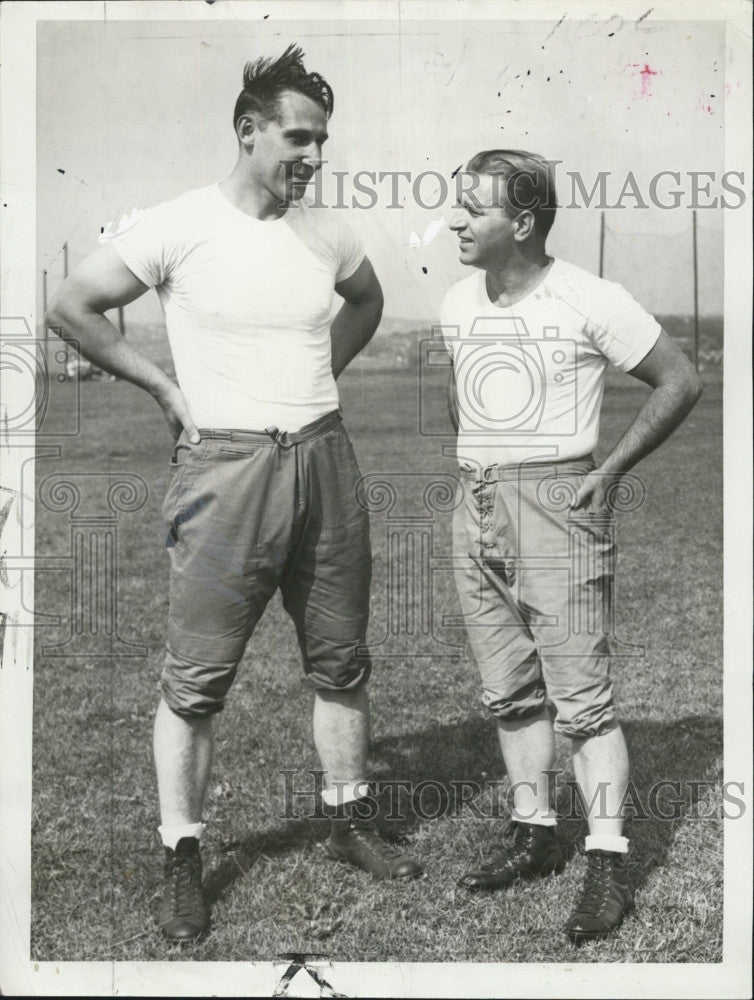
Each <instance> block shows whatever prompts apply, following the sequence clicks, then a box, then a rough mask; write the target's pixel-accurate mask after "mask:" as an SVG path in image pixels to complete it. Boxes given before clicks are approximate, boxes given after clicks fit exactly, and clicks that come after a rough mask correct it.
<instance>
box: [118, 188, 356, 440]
mask: <svg viewBox="0 0 754 1000" xmlns="http://www.w3.org/2000/svg"><path fill="white" fill-rule="evenodd" d="M341 216H342V213H338V212H336V211H332V210H325V209H321V208H313V207H312V206H311V205H309V204H308V203H307V202H305V201H301V202H299V203H297V204H296V205H295V206H292V207H291V208H290V209H289V210H288V211H287V212H286V213H285V215H283V216H282V218H280V219H276V220H271V221H261V220H259V219H254V218H252V217H251V216H249V215H247V214H246V213H244V212H242V211H241V210H240V209H238V208H236V207H235V206H234V205H233V204H232V203H231V202H230V201H229V200H228V199H227V198H226V197H225V195H224V194H223V193H222V192H221V190H220V187H219V185H218V184H212V185H210V186H209V187H204V188H199V189H197V190H194V191H189V192H187V193H186V194H183V195H181V196H180V197H178V198H175V199H174V200H173V201H169V202H166V203H164V204H162V205H158V206H157V207H155V208H152V209H149V210H147V211H146V212H144V213H143V214H142V216H141V217H140V218H139V220H138V221H137V222H136V223H135V224H134V225H132V226H131V227H130V228H129V229H128V230H127V231H126V232H125V233H123V234H120V235H118V236H117V237H116V238H114V239H113V246H114V248H115V250H116V251H117V253H118V254H119V256H120V257H121V259H122V260H123V262H124V263H125V264H126V266H127V267H128V268H129V270H131V271H132V272H133V273H134V274H135V275H136V277H137V278H138V279H139V280H140V281H142V282H143V283H144V284H145V285H148V286H150V287H155V288H156V289H157V294H158V295H159V298H160V302H161V303H162V306H163V309H164V311H165V322H166V325H167V330H168V339H169V341H170V349H171V351H172V354H173V361H174V364H175V371H176V376H177V378H178V383H179V385H180V387H181V390H182V391H183V393H184V396H185V397H186V401H187V404H188V407H189V411H190V412H191V416H192V417H193V419H194V422H195V423H196V425H197V426H198V427H205V428H238V429H243V430H263V429H264V428H266V427H270V426H276V427H278V428H279V429H280V430H284V431H296V430H299V429H300V428H301V427H303V426H304V425H305V424H308V423H311V422H312V421H313V420H317V419H318V418H319V417H321V416H324V414H325V413H328V412H330V411H331V410H333V409H335V408H337V406H338V390H337V386H336V384H335V379H334V377H333V374H332V368H331V346H330V315H331V309H332V303H333V295H334V286H335V285H336V284H337V283H338V282H340V281H344V280H345V279H346V278H349V277H350V276H351V275H352V274H353V273H354V272H355V271H356V269H357V268H358V266H359V264H360V263H361V260H362V259H363V256H364V252H363V249H362V247H361V245H360V243H359V241H358V239H357V237H356V236H355V234H354V233H353V231H352V229H351V227H350V225H349V224H348V223H347V222H346V221H344V220H343V219H342V218H341Z"/></svg>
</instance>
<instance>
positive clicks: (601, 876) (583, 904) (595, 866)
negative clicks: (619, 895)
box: [577, 851, 613, 913]
mask: <svg viewBox="0 0 754 1000" xmlns="http://www.w3.org/2000/svg"><path fill="white" fill-rule="evenodd" d="M612 874H613V862H612V859H611V858H608V857H605V855H603V854H600V853H599V852H598V851H587V870H586V878H585V880H584V891H583V893H582V896H581V899H580V900H579V905H578V907H577V909H578V910H579V912H581V913H599V911H600V910H601V909H602V906H603V905H604V902H605V896H606V895H607V892H608V890H609V888H610V880H611V878H612Z"/></svg>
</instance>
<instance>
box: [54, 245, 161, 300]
mask: <svg viewBox="0 0 754 1000" xmlns="http://www.w3.org/2000/svg"><path fill="white" fill-rule="evenodd" d="M147 290H148V286H147V285H145V284H144V282H143V281H140V280H139V279H138V278H137V277H136V275H135V274H134V273H133V271H131V270H129V269H128V268H127V267H126V265H125V264H124V263H123V261H122V260H121V259H120V257H119V256H118V254H117V253H116V252H115V250H114V249H113V248H112V246H110V245H109V244H106V245H105V246H103V247H100V248H99V249H98V250H95V252H94V253H93V254H90V255H89V256H88V257H87V258H86V259H85V260H84V261H82V263H81V264H79V266H78V267H77V268H76V269H75V271H73V273H72V274H71V276H70V278H68V279H67V280H66V282H65V283H64V285H63V286H62V288H61V289H60V292H59V293H58V296H56V300H55V302H54V303H53V306H58V307H62V308H65V307H66V305H69V306H78V307H80V308H84V309H91V310H93V311H95V312H99V313H104V312H106V311H107V310H108V309H114V308H116V307H117V306H125V305H127V304H128V303H129V302H133V300H134V299H138V298H139V296H140V295H143V294H144V292H146V291H147Z"/></svg>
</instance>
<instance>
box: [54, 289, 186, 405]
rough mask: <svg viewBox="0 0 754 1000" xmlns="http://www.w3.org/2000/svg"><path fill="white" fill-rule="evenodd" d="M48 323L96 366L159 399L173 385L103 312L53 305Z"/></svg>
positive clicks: (69, 305)
mask: <svg viewBox="0 0 754 1000" xmlns="http://www.w3.org/2000/svg"><path fill="white" fill-rule="evenodd" d="M45 322H46V324H47V326H49V327H50V329H51V330H53V331H54V332H55V333H56V334H57V335H58V336H59V337H62V338H63V339H64V340H67V341H71V340H72V341H75V342H76V344H77V346H78V348H79V350H80V352H81V354H83V356H84V357H85V358H86V359H87V360H89V361H91V362H92V364H94V365H96V366H97V367H98V368H102V369H104V370H105V371H107V372H110V373H111V374H113V375H117V376H118V378H121V379H125V380H126V381H128V382H133V383H134V384H135V385H138V386H140V388H142V389H145V390H146V391H147V392H149V393H150V394H151V395H152V396H155V397H157V396H158V395H159V393H160V391H162V390H164V388H165V385H166V383H168V382H170V380H169V379H168V377H167V375H166V374H165V373H164V372H163V371H162V370H161V369H160V368H158V367H157V365H155V364H153V363H152V362H151V361H149V360H148V359H147V358H145V357H144V356H143V355H141V354H139V353H138V351H136V350H134V348H133V347H132V346H131V345H130V344H129V343H128V342H127V341H126V340H125V339H124V338H123V337H122V336H121V334H120V333H119V332H118V330H116V329H115V327H114V326H113V324H112V323H111V322H110V321H109V320H108V319H107V317H105V316H103V315H102V313H98V312H96V311H94V310H92V309H88V308H86V307H85V306H79V305H72V304H68V305H65V304H63V305H60V306H56V305H55V304H54V303H53V306H52V308H51V309H50V310H48V313H47V314H46V316H45Z"/></svg>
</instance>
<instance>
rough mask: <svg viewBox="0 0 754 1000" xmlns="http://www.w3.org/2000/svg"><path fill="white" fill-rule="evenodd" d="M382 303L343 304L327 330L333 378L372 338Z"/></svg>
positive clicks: (378, 301) (380, 314)
mask: <svg viewBox="0 0 754 1000" xmlns="http://www.w3.org/2000/svg"><path fill="white" fill-rule="evenodd" d="M381 316H382V301H381V300H371V299H370V300H368V301H365V302H344V303H343V305H342V306H341V307H340V310H339V311H338V314H337V316H336V317H335V319H334V320H333V322H332V325H331V327H330V342H331V345H332V370H333V375H334V376H335V378H337V377H338V376H339V375H340V373H341V372H342V371H343V370H344V369H345V368H346V367H347V366H348V365H349V364H350V363H351V361H353V359H354V358H355V357H356V355H357V354H358V353H359V351H362V350H363V349H364V348H365V347H366V345H367V344H368V343H369V341H370V340H371V339H372V337H373V336H374V331H375V330H376V329H377V327H378V326H379V322H380V318H381Z"/></svg>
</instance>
